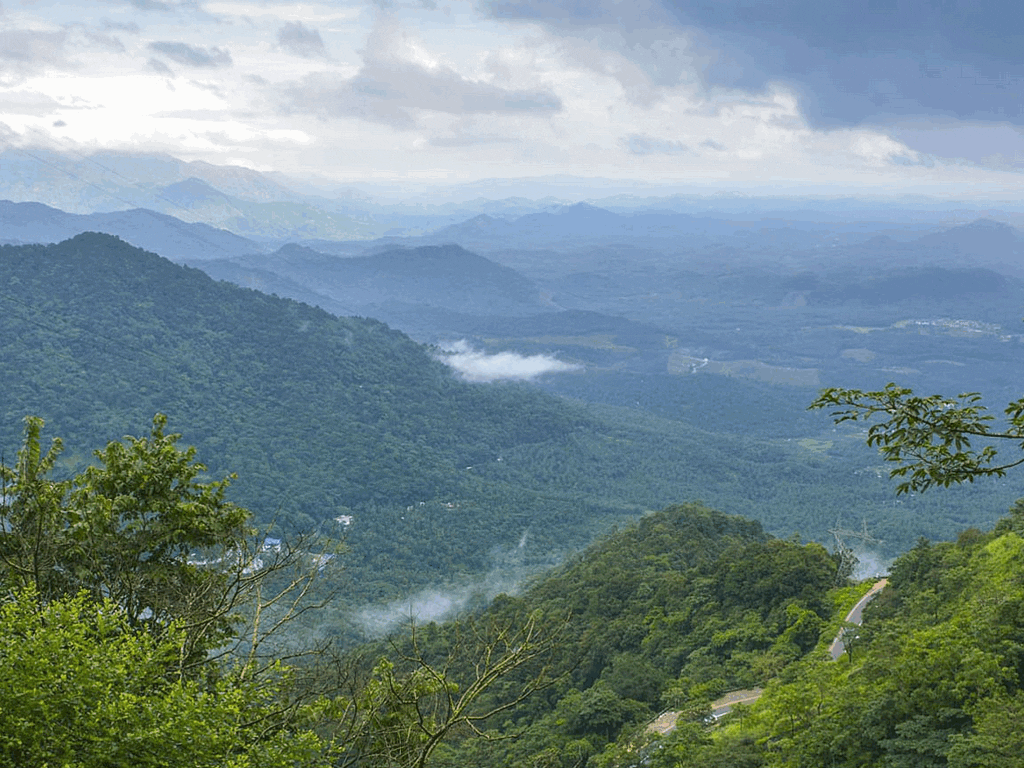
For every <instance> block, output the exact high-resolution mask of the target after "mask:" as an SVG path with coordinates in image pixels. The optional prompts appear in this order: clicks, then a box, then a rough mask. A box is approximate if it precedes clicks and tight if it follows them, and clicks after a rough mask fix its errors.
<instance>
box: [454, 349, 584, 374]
mask: <svg viewBox="0 0 1024 768" xmlns="http://www.w3.org/2000/svg"><path fill="white" fill-rule="evenodd" d="M437 359H438V360H440V361H442V362H443V363H445V364H447V365H449V366H450V367H452V368H453V369H455V370H456V371H457V372H458V373H459V375H460V376H462V378H463V379H465V380H466V381H476V382H490V381H498V380H500V379H514V380H518V381H529V380H530V379H535V378H537V377H538V376H543V375H544V374H546V373H564V372H567V371H578V370H580V369H581V368H582V366H579V365H574V364H572V363H563V362H562V361H561V360H558V359H557V358H555V357H552V356H551V355H529V356H524V355H520V354H518V353H516V352H499V353H498V354H496V355H488V354H487V353H486V352H480V351H477V350H475V349H473V348H472V347H470V345H469V344H468V343H467V342H466V341H464V340H463V341H456V342H453V343H450V344H442V345H441V346H440V352H439V354H438V356H437Z"/></svg>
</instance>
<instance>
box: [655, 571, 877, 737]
mask: <svg viewBox="0 0 1024 768" xmlns="http://www.w3.org/2000/svg"><path fill="white" fill-rule="evenodd" d="M888 583H889V580H888V579H879V580H878V581H876V582H875V585H874V586H873V587H871V589H869V590H868V591H867V592H866V593H865V594H864V597H862V598H861V599H860V600H858V601H857V604H856V605H855V606H853V608H851V609H850V612H849V613H847V614H846V618H845V619H844V620H843V623H844V626H843V628H842V629H840V630H839V634H837V635H836V637H835V640H833V641H832V644H831V645H830V646H829V647H828V652H829V655H830V657H831V658H832V661H837V660H838V659H839V657H840V656H842V655H843V653H845V651H846V646H845V645H843V635H844V634H846V631H847V629H848V626H846V625H849V624H856V625H858V626H860V623H861V621H862V620H863V615H864V606H866V605H867V604H868V603H870V602H871V601H872V600H874V599H875V596H876V595H878V593H879V592H881V591H882V590H883V589H885V586H886V585H887V584H888ZM762 692H763V691H762V690H761V689H760V688H751V689H749V690H743V691H729V693H727V694H725V695H724V696H722V697H721V698H719V699H716V700H715V701H713V702H711V717H713V718H714V719H715V720H717V719H718V718H720V717H723V716H724V715H727V714H729V713H730V712H732V708H733V707H734V706H736V705H737V704H752V703H753V702H755V701H757V700H758V699H759V698H760V697H761V693H762ZM680 714H681V712H676V711H670V712H662V713H661V714H660V715H658V717H657V719H656V720H655V721H654V722H653V723H651V724H650V725H648V726H647V731H648V733H660V734H661V735H662V736H664V735H666V734H669V733H671V732H672V731H673V730H675V727H676V720H677V719H678V718H679V715H680Z"/></svg>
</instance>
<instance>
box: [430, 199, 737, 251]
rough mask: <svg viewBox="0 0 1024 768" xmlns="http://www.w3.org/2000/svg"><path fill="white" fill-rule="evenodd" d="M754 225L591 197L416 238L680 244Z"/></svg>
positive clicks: (468, 243) (492, 245) (492, 243)
mask: <svg viewBox="0 0 1024 768" xmlns="http://www.w3.org/2000/svg"><path fill="white" fill-rule="evenodd" d="M748 229H749V227H744V226H739V225H737V223H736V222H733V221H729V220H726V219H722V218H717V217H714V216H693V215H689V214H683V213H675V212H671V211H665V212H662V211H644V212H637V213H628V214H622V213H615V212H613V211H609V210H605V209H604V208H599V207H597V206H593V205H590V204H588V203H576V204H575V205H565V206H559V207H555V208H553V209H552V210H548V211H541V212H538V213H528V214H525V215H523V216H519V217H517V218H515V219H511V220H508V219H498V218H494V217H492V216H488V215H480V216H476V217H474V218H471V219H469V220H467V221H465V222H462V223H461V224H455V225H452V226H450V227H444V228H442V229H439V230H437V231H436V232H433V233H430V234H428V235H424V236H422V237H421V238H419V239H417V240H415V242H422V243H426V242H442V241H446V242H457V243H459V244H460V245H463V246H464V247H467V248H481V249H488V250H491V249H496V248H537V247H565V246H579V245H581V244H582V243H595V242H599V241H601V242H607V241H611V242H616V241H629V242H631V243H634V244H637V245H639V244H642V243H643V242H644V241H651V240H653V241H658V242H660V243H661V244H662V245H664V244H666V243H667V244H673V243H675V244H678V243H679V239H680V238H681V237H682V236H686V237H687V238H688V240H687V242H686V244H687V245H693V244H696V243H703V242H707V241H709V240H712V239H718V238H722V237H731V236H735V235H737V234H741V233H744V232H746V231H747V230H748Z"/></svg>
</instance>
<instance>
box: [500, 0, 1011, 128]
mask: <svg viewBox="0 0 1024 768" xmlns="http://www.w3.org/2000/svg"><path fill="white" fill-rule="evenodd" d="M481 7H482V8H483V10H484V11H485V12H486V13H488V14H489V15H490V16H492V17H493V18H498V19H509V20H523V21H529V22H532V23H538V24H543V25H545V26H546V27H548V28H549V29H551V30H552V31H554V32H555V33H556V34H561V35H565V36H577V37H579V36H583V35H585V34H587V30H593V29H598V28H601V29H608V28H614V27H615V26H616V25H617V26H619V27H620V28H624V29H626V30H629V32H627V33H625V34H629V35H632V36H633V37H636V36H637V35H638V34H647V35H654V36H656V37H658V38H659V39H663V40H670V39H672V38H673V37H677V36H679V35H684V36H685V37H686V39H687V47H686V52H687V56H688V57H689V58H690V59H691V60H692V61H693V62H696V63H700V66H699V67H697V68H696V70H695V71H696V72H697V73H698V74H699V76H700V77H701V79H702V81H703V83H704V85H705V87H707V88H716V87H726V88H740V89H743V90H747V91H751V92H763V91H765V90H766V89H767V88H769V86H770V85H771V84H772V83H779V84H783V85H785V86H786V87H787V88H789V89H791V90H793V91H794V92H795V93H797V94H799V96H800V103H801V108H802V112H803V114H804V116H805V117H806V119H807V120H808V122H809V123H810V125H811V126H812V127H818V128H822V127H839V126H852V125H859V124H875V125H887V124H893V123H896V122H899V121H900V120H901V119H902V118H905V117H906V116H910V115H930V116H943V115H944V116H949V117H955V118H960V119H963V118H971V119H975V120H986V121H996V122H1004V121H1009V122H1012V123H1015V124H1024V59H1022V58H1021V56H1020V42H1021V36H1020V35H1019V34H1008V33H1007V24H1008V23H1015V21H1016V20H1017V19H1019V15H1020V9H1019V4H1018V3H1017V2H1016V1H1015V0H1013V1H1011V0H996V1H992V0H990V1H988V2H966V1H965V0H952V1H951V2H935V0H899V2H897V0H830V1H829V2H828V3H820V2H817V1H816V0H765V1H764V2H750V0H715V2H695V1H694V0H664V1H663V2H657V3H651V2H648V3H640V4H638V5H637V6H635V7H633V6H631V5H630V4H626V3H622V2H619V1H618V0H596V1H595V2H593V3H590V2H581V0H532V1H530V0H527V2H518V0H517V1H516V2H512V1H511V0H489V1H487V2H484V3H483V4H482V6H481ZM650 48H651V46H650V45H643V46H628V45H627V46H622V47H621V48H620V50H622V51H623V52H625V53H627V55H630V56H631V57H632V58H633V59H634V60H636V61H638V62H639V61H642V60H643V59H644V58H645V57H649V55H650Z"/></svg>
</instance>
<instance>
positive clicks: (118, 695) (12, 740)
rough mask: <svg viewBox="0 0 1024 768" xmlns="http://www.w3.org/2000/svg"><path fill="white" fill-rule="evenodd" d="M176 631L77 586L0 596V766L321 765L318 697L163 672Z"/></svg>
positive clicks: (279, 684) (169, 664)
mask: <svg viewBox="0 0 1024 768" xmlns="http://www.w3.org/2000/svg"><path fill="white" fill-rule="evenodd" d="M181 632H182V630H181V628H180V626H179V625H178V624H177V623H175V624H173V625H172V626H170V627H168V628H167V631H165V632H163V633H161V635H160V636H159V637H157V636H154V635H153V634H152V633H150V632H148V631H146V630H145V629H142V628H139V627H137V626H133V623H132V622H131V621H130V620H129V617H128V616H127V615H126V614H125V613H124V612H123V611H121V610H120V606H118V605H116V604H115V603H113V602H112V601H110V600H99V601H95V600H93V599H92V598H91V597H90V596H89V595H88V593H86V592H82V593H80V594H79V595H78V596H76V597H58V598H55V599H54V600H51V601H48V602H46V603H45V604H44V605H42V606H40V603H39V598H38V595H37V594H36V593H35V592H34V591H33V589H32V588H26V589H23V590H20V591H18V592H17V593H16V594H15V595H14V596H13V597H10V596H9V597H8V598H7V599H6V600H5V601H4V602H3V603H2V604H0V702H2V704H0V763H2V764H4V765H24V766H29V765H38V766H44V765H53V766H56V765H61V766H68V767H69V768H158V767H159V768H165V767H166V766H169V765H187V766H194V767H195V768H219V767H220V766H227V765H230V766H234V767H235V768H249V767H250V766H252V767H255V766H262V767H265V768H284V767H285V766H305V767H306V768H312V766H320V765H324V766H327V765H330V762H329V761H328V759H327V758H328V755H329V750H328V748H327V747H328V744H327V743H326V742H324V741H323V740H322V739H321V738H320V736H318V735H317V733H316V731H315V730H314V729H313V728H312V727H311V726H312V725H313V724H315V722H316V721H317V719H318V717H319V714H320V711H321V710H322V709H323V706H322V704H321V703H317V702H314V703H311V704H307V705H304V706H301V707H294V708H291V709H289V711H288V713H287V716H286V717H280V716H272V715H275V714H276V713H278V712H279V711H280V708H281V703H282V700H286V699H282V696H283V691H284V685H285V683H286V678H285V677H284V676H278V677H277V679H276V680H275V681H274V682H273V683H272V684H268V683H266V682H264V683H263V684H260V685H255V684H252V683H241V682H239V681H238V680H237V679H235V678H233V677H231V676H229V675H221V676H219V677H218V678H217V679H216V680H213V681H203V680H197V679H185V678H183V677H181V676H175V675H170V676H169V675H168V670H169V668H170V669H173V667H174V660H175V658H176V656H177V652H178V647H179V646H180V644H181V642H182V640H181V638H180V637H179V635H180V634H181Z"/></svg>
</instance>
